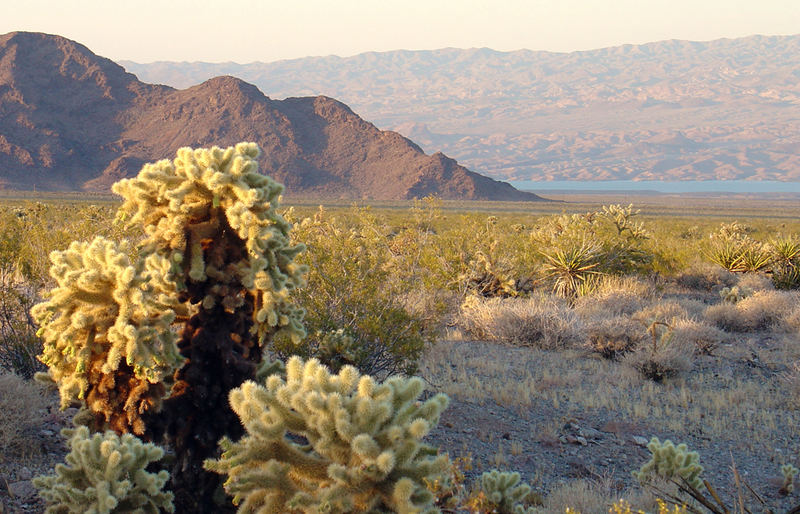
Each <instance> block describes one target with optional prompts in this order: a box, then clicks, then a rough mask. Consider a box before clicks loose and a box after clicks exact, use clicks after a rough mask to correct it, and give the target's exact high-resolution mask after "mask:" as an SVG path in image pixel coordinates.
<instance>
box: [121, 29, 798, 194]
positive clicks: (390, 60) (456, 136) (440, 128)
mask: <svg viewBox="0 0 800 514" xmlns="http://www.w3.org/2000/svg"><path fill="white" fill-rule="evenodd" d="M123 64H125V65H126V66H127V67H128V68H129V69H131V71H136V72H137V73H138V74H140V75H143V76H145V77H148V78H149V79H150V80H152V81H159V80H158V77H161V78H164V79H165V80H163V81H164V82H168V83H169V82H176V81H178V82H179V81H180V80H186V79H187V78H189V77H190V78H192V79H193V80H196V79H198V78H200V77H202V76H203V74H204V73H205V74H207V73H209V72H210V71H209V70H211V69H213V70H217V71H219V70H221V69H223V68H225V69H226V72H228V73H233V74H236V75H237V76H240V77H241V78H243V79H245V80H248V81H249V82H253V83H255V84H256V85H258V86H259V88H260V89H261V90H262V91H264V92H265V94H268V95H270V96H271V97H273V98H280V97H282V96H283V95H285V94H287V93H288V92H290V91H292V92H295V93H302V94H326V95H329V96H335V97H336V98H339V99H341V100H342V101H344V102H346V103H347V104H348V105H350V106H352V108H353V109H355V110H356V111H357V112H359V113H362V114H363V115H364V116H366V117H368V118H369V119H370V120H372V121H373V122H374V123H375V124H376V125H378V126H379V127H381V128H386V129H392V130H396V131H398V132H400V133H402V134H403V135H405V136H407V137H409V138H411V139H414V140H415V141H416V142H417V143H418V144H420V146H421V147H422V148H423V149H425V150H433V149H441V150H442V151H444V152H445V153H447V154H448V155H452V156H453V157H454V158H456V159H458V161H459V162H462V163H464V164H465V165H467V166H468V167H470V168H471V169H476V170H479V171H480V172H482V173H486V174H488V175H490V176H492V177H495V178H500V179H516V180H604V179H609V180H647V179H661V180H683V179H687V180H706V179H717V180H720V179H722V180H724V179H750V180H759V179H764V180H800V159H798V157H797V156H796V150H792V149H793V148H797V147H800V72H798V71H797V70H800V35H790V36H760V35H755V36H748V37H745V38H736V39H726V38H723V39H717V40H712V41H707V42H694V41H684V40H665V41H661V42H653V43H647V44H643V45H620V46H617V47H609V48H604V49H596V50H584V51H579V52H570V53H564V52H545V51H532V50H517V51H512V52H499V51H495V50H491V49H485V48H484V49H468V50H461V49H452V48H450V49H440V50H422V51H408V50H398V51H392V52H368V53H364V54H358V55H356V56H351V57H336V56H333V57H330V56H329V57H310V58H304V59H292V60H284V61H277V62H273V63H249V64H236V63H222V64H202V63H184V64H183V65H181V66H175V65H174V64H175V63H171V64H170V63H168V62H162V63H160V64H159V63H156V64H157V65H138V64H135V63H131V62H129V61H123ZM159 66H160V67H161V69H159ZM226 67H227V68H226ZM301 77H302V80H301ZM658 139H663V140H665V141H666V140H677V139H684V141H685V142H686V143H687V144H686V145H675V144H671V145H670V144H660V143H658V142H654V141H657V140H658ZM643 149H644V150H646V151H644V152H643V151H642V150H643Z"/></svg>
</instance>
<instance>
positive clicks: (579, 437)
mask: <svg viewBox="0 0 800 514" xmlns="http://www.w3.org/2000/svg"><path fill="white" fill-rule="evenodd" d="M575 441H577V442H578V444H580V445H581V446H586V445H587V444H589V443H588V442H587V441H586V438H584V437H581V436H578V437H576V438H575Z"/></svg>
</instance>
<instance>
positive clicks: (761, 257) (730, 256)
mask: <svg viewBox="0 0 800 514" xmlns="http://www.w3.org/2000/svg"><path fill="white" fill-rule="evenodd" d="M710 241H711V246H710V248H709V249H708V250H707V252H706V254H707V256H708V258H709V260H711V262H713V263H714V264H717V265H719V266H720V267H722V268H724V269H726V270H728V271H731V272H755V271H761V270H764V269H766V268H767V267H768V266H769V265H770V264H771V262H772V253H771V249H770V247H769V245H766V244H764V243H762V242H760V241H757V240H755V239H753V238H752V237H750V235H749V231H748V230H747V229H746V228H745V227H744V226H743V225H739V224H737V223H736V222H734V223H728V224H722V225H721V226H720V227H719V229H718V230H717V232H715V233H714V234H712V235H711V238H710Z"/></svg>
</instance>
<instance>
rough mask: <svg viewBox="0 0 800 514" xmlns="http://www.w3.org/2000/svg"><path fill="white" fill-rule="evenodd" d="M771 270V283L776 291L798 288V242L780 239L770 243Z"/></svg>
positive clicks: (799, 249) (787, 238) (799, 267)
mask: <svg viewBox="0 0 800 514" xmlns="http://www.w3.org/2000/svg"><path fill="white" fill-rule="evenodd" d="M769 246H770V249H771V251H772V258H773V268H772V282H773V284H775V287H776V288H778V289H797V288H798V287H800V241H798V240H797V239H796V238H795V237H791V236H788V237H781V238H778V239H775V240H773V241H771V242H770V245H769Z"/></svg>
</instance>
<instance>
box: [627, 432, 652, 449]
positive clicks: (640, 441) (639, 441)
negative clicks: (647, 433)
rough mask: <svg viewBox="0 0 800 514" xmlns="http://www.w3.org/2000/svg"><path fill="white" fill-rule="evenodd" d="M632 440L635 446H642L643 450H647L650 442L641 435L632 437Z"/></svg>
mask: <svg viewBox="0 0 800 514" xmlns="http://www.w3.org/2000/svg"><path fill="white" fill-rule="evenodd" d="M631 440H633V442H634V444H636V445H638V446H641V447H642V448H646V447H647V445H648V444H649V443H650V441H649V440H648V439H647V438H644V437H642V436H639V435H633V436H631Z"/></svg>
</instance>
